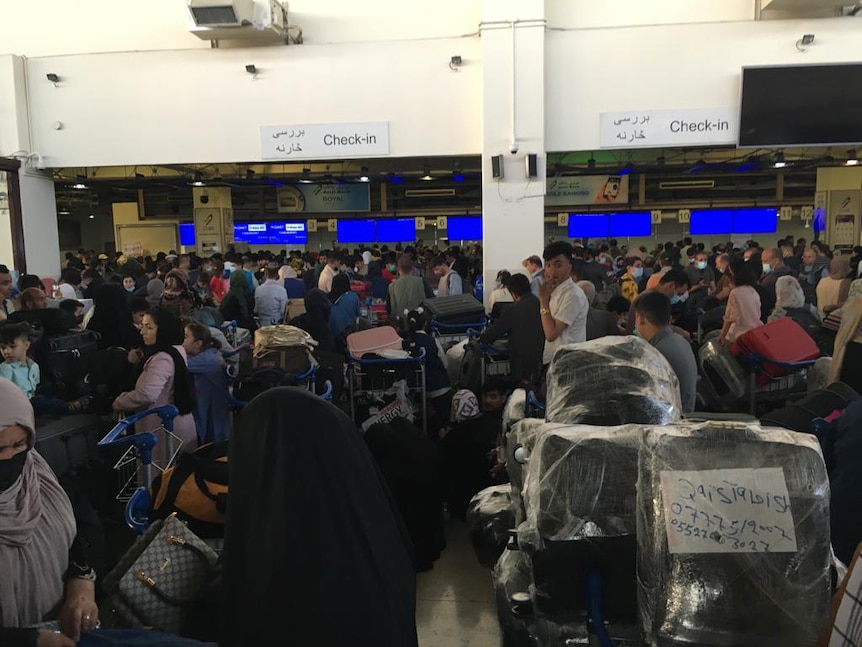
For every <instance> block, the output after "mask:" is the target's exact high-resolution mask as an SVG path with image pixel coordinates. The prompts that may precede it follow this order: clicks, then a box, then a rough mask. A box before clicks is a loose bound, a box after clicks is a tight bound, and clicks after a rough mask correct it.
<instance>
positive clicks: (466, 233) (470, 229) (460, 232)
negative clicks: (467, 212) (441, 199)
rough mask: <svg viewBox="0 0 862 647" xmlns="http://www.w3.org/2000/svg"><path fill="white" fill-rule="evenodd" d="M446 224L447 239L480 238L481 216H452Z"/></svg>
mask: <svg viewBox="0 0 862 647" xmlns="http://www.w3.org/2000/svg"><path fill="white" fill-rule="evenodd" d="M447 226H448V229H447V231H446V235H447V236H448V238H449V240H482V216H454V217H451V218H449V222H448V223H447Z"/></svg>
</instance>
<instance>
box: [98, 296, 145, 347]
mask: <svg viewBox="0 0 862 647" xmlns="http://www.w3.org/2000/svg"><path fill="white" fill-rule="evenodd" d="M93 303H94V309H93V316H92V317H91V318H90V321H89V322H88V323H87V330H92V331H93V332H97V333H99V342H98V343H99V348H100V349H105V348H112V347H118V348H125V349H127V350H129V349H132V348H138V347H139V346H140V345H141V343H142V340H141V333H140V332H139V331H138V329H137V328H136V327H135V324H134V322H133V321H132V308H131V306H130V305H129V299H128V297H127V295H126V291H125V290H124V289H123V287H122V286H120V285H117V284H116V283H106V284H105V285H103V286H102V287H100V288H99V289H98V290H96V294H95V298H94V299H93Z"/></svg>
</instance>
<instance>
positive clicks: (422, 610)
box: [416, 521, 500, 647]
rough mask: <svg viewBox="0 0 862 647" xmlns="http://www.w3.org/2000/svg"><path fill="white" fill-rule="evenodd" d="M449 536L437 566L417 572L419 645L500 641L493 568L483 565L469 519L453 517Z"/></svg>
mask: <svg viewBox="0 0 862 647" xmlns="http://www.w3.org/2000/svg"><path fill="white" fill-rule="evenodd" d="M446 542H447V546H446V550H445V551H443V555H442V556H441V557H440V559H439V560H437V562H435V563H434V568H433V569H432V570H431V571H428V572H427V573H420V574H419V577H418V580H419V581H418V588H417V593H416V598H417V599H416V625H417V628H418V631H419V647H462V646H463V647H467V646H469V647H499V645H500V629H499V626H498V624H497V611H496V609H495V607H494V588H493V584H492V582H491V571H490V570H489V569H486V568H483V567H482V566H480V565H479V562H478V560H477V559H476V556H475V555H474V554H473V548H472V547H471V546H470V540H469V538H468V536H467V527H466V525H465V524H463V523H459V522H455V521H453V522H450V523H449V525H448V527H447V529H446Z"/></svg>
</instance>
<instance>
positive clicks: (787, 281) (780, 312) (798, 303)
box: [770, 275, 805, 320]
mask: <svg viewBox="0 0 862 647" xmlns="http://www.w3.org/2000/svg"><path fill="white" fill-rule="evenodd" d="M775 297H776V301H775V309H774V310H773V311H772V316H771V317H770V320H773V319H780V318H782V317H786V316H787V311H788V310H793V309H795V308H804V307H805V293H804V292H803V291H802V286H801V285H799V281H797V280H796V278H794V277H792V276H789V275H785V276H780V277H778V280H777V281H776V282H775Z"/></svg>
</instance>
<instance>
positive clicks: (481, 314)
mask: <svg viewBox="0 0 862 647" xmlns="http://www.w3.org/2000/svg"><path fill="white" fill-rule="evenodd" d="M422 307H423V308H424V309H425V311H426V312H428V313H429V315H430V317H431V319H432V320H433V321H434V322H436V323H439V324H444V325H447V326H457V325H460V324H465V325H466V324H482V323H483V322H484V321H485V307H484V306H483V305H482V304H481V302H479V301H477V300H476V297H474V296H473V295H472V294H456V295H453V296H447V297H436V298H434V299H426V300H425V301H423V302H422Z"/></svg>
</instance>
